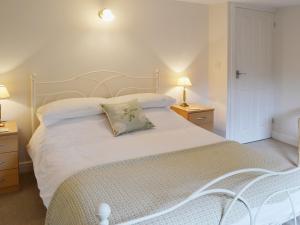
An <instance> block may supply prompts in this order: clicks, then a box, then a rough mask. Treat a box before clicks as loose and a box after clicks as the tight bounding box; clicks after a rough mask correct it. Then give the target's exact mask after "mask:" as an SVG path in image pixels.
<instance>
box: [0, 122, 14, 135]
mask: <svg viewBox="0 0 300 225" xmlns="http://www.w3.org/2000/svg"><path fill="white" fill-rule="evenodd" d="M1 129H8V131H7V132H1ZM17 133H18V126H17V123H16V122H15V121H7V122H5V127H0V136H7V135H13V134H17Z"/></svg>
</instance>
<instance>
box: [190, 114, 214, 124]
mask: <svg viewBox="0 0 300 225" xmlns="http://www.w3.org/2000/svg"><path fill="white" fill-rule="evenodd" d="M189 120H190V121H191V122H192V123H195V124H199V125H201V124H205V123H211V122H212V121H213V113H212V112H211V111H210V112H197V113H191V114H190V115H189Z"/></svg>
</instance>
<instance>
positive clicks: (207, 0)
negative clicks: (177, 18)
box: [179, 0, 300, 7]
mask: <svg viewBox="0 0 300 225" xmlns="http://www.w3.org/2000/svg"><path fill="white" fill-rule="evenodd" d="M179 1H184V2H195V3H202V4H214V3H220V2H229V1H230V0H179ZM232 2H239V3H250V4H256V5H261V6H269V7H286V6H295V5H300V0H233V1H232Z"/></svg>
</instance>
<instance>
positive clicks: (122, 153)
mask: <svg viewBox="0 0 300 225" xmlns="http://www.w3.org/2000/svg"><path fill="white" fill-rule="evenodd" d="M145 113H146V115H147V117H148V118H149V119H150V120H151V121H152V122H153V123H154V125H155V126H156V127H155V128H154V129H151V130H145V131H139V132H134V133H130V134H125V135H122V136H120V137H114V136H113V134H112V132H111V129H110V126H109V124H108V121H107V119H106V117H105V116H104V115H99V116H91V117H84V118H76V119H69V120H64V121H62V122H60V123H59V124H55V125H53V126H49V127H45V126H40V127H38V129H37V130H36V132H35V133H34V135H33V137H32V139H31V141H30V143H29V145H28V153H29V155H30V156H31V158H32V161H33V166H34V172H35V176H36V178H37V183H38V187H39V190H40V196H41V198H42V199H43V202H44V205H45V206H46V207H48V205H49V203H50V201H51V199H52V197H53V194H54V192H55V191H56V190H57V188H58V187H59V185H60V184H62V183H63V181H64V180H66V179H67V178H68V177H70V176H72V175H73V174H75V173H77V172H79V171H81V170H84V169H87V168H90V167H93V166H97V165H103V164H107V163H112V162H117V161H122V160H127V159H133V158H139V157H145V156H150V155H156V154H161V153H167V152H173V151H178V150H182V149H187V148H193V147H198V146H205V145H209V144H214V143H219V142H222V141H224V138H222V137H220V136H218V135H215V134H213V133H211V132H209V131H206V130H204V129H202V128H200V127H198V126H195V125H194V124H192V123H190V122H188V121H186V120H185V119H183V118H182V117H180V116H178V115H177V114H176V113H174V112H173V111H170V110H169V109H166V108H156V109H147V110H145Z"/></svg>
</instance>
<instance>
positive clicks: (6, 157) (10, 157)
mask: <svg viewBox="0 0 300 225" xmlns="http://www.w3.org/2000/svg"><path fill="white" fill-rule="evenodd" d="M16 168H18V153H17V152H10V153H3V154H0V170H8V169H16Z"/></svg>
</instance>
